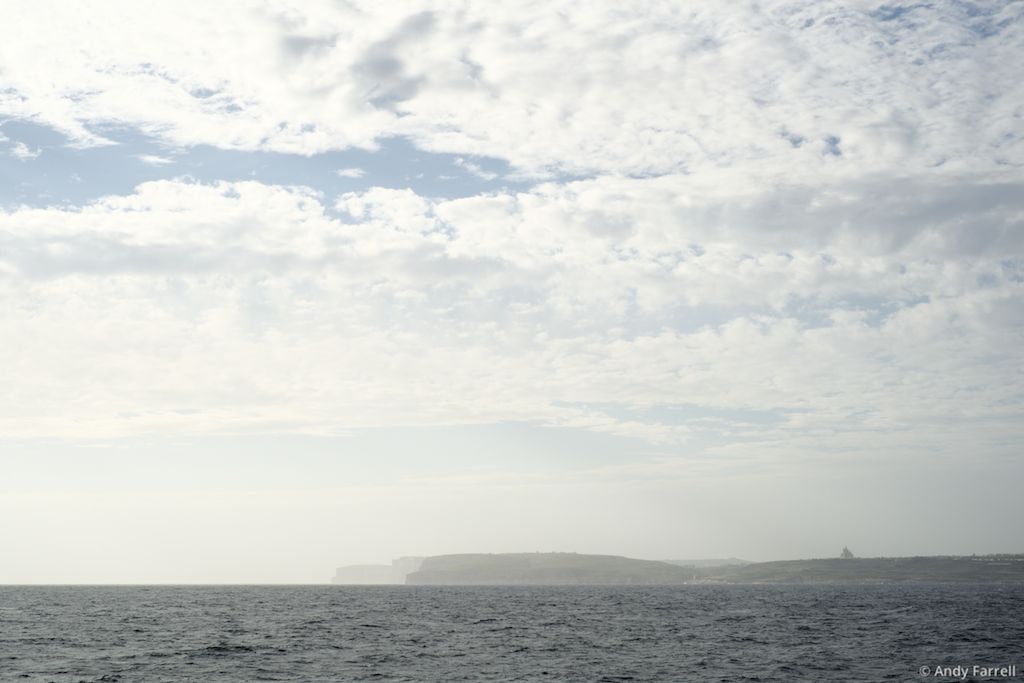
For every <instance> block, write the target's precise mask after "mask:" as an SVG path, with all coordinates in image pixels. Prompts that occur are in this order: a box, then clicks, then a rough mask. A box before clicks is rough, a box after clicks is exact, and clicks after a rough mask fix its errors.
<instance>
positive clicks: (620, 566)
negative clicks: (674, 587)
mask: <svg viewBox="0 0 1024 683" xmlns="http://www.w3.org/2000/svg"><path fill="white" fill-rule="evenodd" d="M692 577H693V573H692V572H691V571H689V570H687V569H684V568H682V567H675V566H673V565H670V564H668V563H665V562H655V561H651V560H632V559H629V558H626V557H617V556H614V555H578V554H576V553H510V554H499V555H484V554H469V555H438V556H436V557H428V558H426V559H425V560H424V561H423V564H422V566H421V567H420V569H419V571H416V572H412V573H411V574H409V575H408V576H407V577H406V583H407V584H414V585H626V584H636V585H655V584H679V583H685V582H686V581H688V580H689V579H691V578H692Z"/></svg>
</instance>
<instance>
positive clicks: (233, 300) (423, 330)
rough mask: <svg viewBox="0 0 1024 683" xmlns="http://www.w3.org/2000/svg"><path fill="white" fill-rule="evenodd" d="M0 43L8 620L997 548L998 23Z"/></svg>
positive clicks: (574, 11)
mask: <svg viewBox="0 0 1024 683" xmlns="http://www.w3.org/2000/svg"><path fill="white" fill-rule="evenodd" d="M3 12H4V19H3V21H2V22H0V354H2V355H0V357H2V362H0V583H208V582H209V583H306V582H312V583H317V582H326V581H328V580H329V579H330V577H331V575H332V574H333V572H334V568H335V567H336V566H339V565H344V564H352V563H362V562H387V561H389V560H390V559H392V558H395V557H399V556H402V555H431V554H441V553H451V552H528V551H576V552H584V553H606V554H620V555H627V556H631V557H640V558H647V559H683V558H703V557H741V558H744V559H748V560H774V559H789V558H801V557H832V556H837V555H838V554H839V552H840V550H841V549H842V547H843V546H844V545H848V546H849V547H850V549H851V550H853V552H854V553H855V554H857V555H861V556H883V555H890V556H891V555H928V554H971V553H979V554H980V553H992V552H1024V546H1022V545H1021V541H1020V539H1021V538H1022V534H1021V531H1022V529H1021V520H1022V519H1024V496H1021V491H1020V489H1021V482H1022V481H1024V458H1022V455H1024V453H1022V444H1024V352H1022V349H1024V182H1022V181H1024V81H1022V79H1021V78H1020V65H1021V63H1024V2H1021V1H1019V0H977V1H968V0H933V1H930V2H890V3H879V2H877V0H871V1H868V0H844V1H843V2H839V1H836V0H803V1H796V0H786V1H783V0H759V1H757V2H754V1H747V0H744V1H741V2H729V3H720V2H705V1H702V0H692V1H683V0H675V1H657V2H655V1H650V2H632V3H626V4H623V3H620V2H611V1H607V2H606V1H604V0H593V1H592V2H586V3H579V2H558V1H552V0H545V1H543V2H520V3H512V4H510V3H496V2H471V1H466V2H450V1H446V2H429V1H425V0H418V1H416V2H408V3H380V2H361V1H352V2H338V1H335V2H327V1H326V0H302V1H301V2H299V1H294V2H284V1H275V2H260V1H258V0H251V1H247V2H232V3H205V2H199V1H198V0H181V1H179V2H174V3H146V4H140V3H137V2H127V1H125V2H116V1H114V0H104V1H102V2H95V3H66V2H57V1H56V0H52V1H49V2H47V1H46V0H32V1H31V2H28V1H27V0H15V1H13V2H8V3H5V5H4V10H3Z"/></svg>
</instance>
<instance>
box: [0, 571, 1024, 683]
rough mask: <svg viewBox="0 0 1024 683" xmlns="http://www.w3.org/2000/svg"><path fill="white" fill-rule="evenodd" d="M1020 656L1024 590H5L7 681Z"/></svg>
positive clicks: (810, 673)
mask: <svg viewBox="0 0 1024 683" xmlns="http://www.w3.org/2000/svg"><path fill="white" fill-rule="evenodd" d="M1022 652H1024V586H1008V585H1003V586H992V585H989V586H964V585H912V586H911V585H902V586H901V585H888V586H711V585H693V586H674V587H667V586H666V587H557V588H545V587H509V588H504V587H473V588H468V587H467V588H451V587H427V586H423V587H415V586H408V587H406V586H394V587H369V586H368V587H343V586H231V587H212V586H211V587H197V586H170V587H167V586H160V587H156V586H153V587H15V586H8V587H0V680H3V681H54V682H58V683H70V682H75V683H77V682H79V681H89V682H90V683H91V682H93V681H122V682H128V681H139V682H146V683H156V682H159V681H369V680H375V681H381V680H383V681H630V680H632V681H790V680H806V681H883V680H893V681H922V680H932V681H935V680H947V681H948V680H960V679H959V678H958V677H953V676H942V675H940V676H935V675H934V674H933V672H934V671H936V667H941V666H958V665H965V666H967V667H972V666H974V665H979V666H1005V665H1014V664H1015V665H1016V666H1017V671H1018V672H1020V673H1018V675H1017V678H1018V679H1024V666H1022ZM922 667H929V669H928V672H929V673H928V675H924V676H922V674H921V671H922ZM966 680H1014V679H1011V678H1006V677H1004V676H998V675H996V676H986V675H981V676H977V677H971V676H968V677H967V679H966Z"/></svg>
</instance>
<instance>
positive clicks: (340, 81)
mask: <svg viewBox="0 0 1024 683" xmlns="http://www.w3.org/2000/svg"><path fill="white" fill-rule="evenodd" d="M1022 12H1024V7H1022V6H1021V4H1020V3H1002V2H989V3H980V4H976V5H972V6H971V7H968V6H967V5H964V4H963V3H958V2H953V1H951V0H950V1H944V2H935V3H929V4H927V5H923V4H922V5H918V6H914V7H912V8H910V9H909V10H908V11H907V12H906V13H904V14H903V15H902V16H899V15H894V14H893V13H892V12H888V11H887V9H886V7H885V6H879V5H878V4H877V3H875V2H867V1H866V0H859V1H858V2H853V3H849V2H846V3H840V2H838V1H837V0H836V1H832V0H829V1H826V2H817V3H803V2H791V1H785V2H783V1H781V0H773V1H771V2H764V3H757V4H749V3H747V4H742V3H731V4H729V5H728V6H720V5H714V6H712V5H695V6H692V7H691V6H688V5H687V6H683V5H677V4H673V3H668V4H664V3H639V4H631V5H629V6H628V7H623V5H622V3H611V2H588V3H586V4H579V3H569V2H559V3H552V2H542V3H541V2H538V3H527V4H526V5H523V4H517V5H516V6H515V7H514V8H512V7H511V6H510V7H507V8H504V9H502V8H500V7H497V6H495V5H494V4H490V3H469V4H467V5H465V6H460V7H459V8H458V9H456V8H453V6H452V5H451V4H450V3H441V2H419V3H413V4H406V5H401V6H398V5H394V4H381V3H354V4H352V3H332V2H326V0H325V1H323V2H303V3H294V4H281V3H275V4H274V5H273V6H270V5H259V4H255V5H245V6H241V5H240V6H235V7H234V8H233V9H225V8H222V7H213V6H211V5H209V4H208V3H199V2H184V3H175V4H174V6H173V7H171V6H166V7H163V8H161V7H148V6H147V7H146V8H145V11H143V10H142V9H140V8H139V6H137V5H136V4H133V3H127V2H115V1H113V0H110V1H108V2H105V3H90V5H89V6H88V7H87V8H86V7H84V6H83V7H77V6H73V7H67V6H66V3H54V2H51V3H46V2H41V3H40V2H36V3H31V4H29V3H20V4H18V5H16V6H14V7H11V8H8V16H7V21H5V22H4V24H3V27H2V28H0V45H2V46H3V47H2V49H0V59H2V60H3V62H4V63H5V64H6V65H7V67H6V68H5V69H4V71H3V72H2V75H0V82H2V84H3V86H4V87H3V88H2V89H0V93H3V94H0V111H2V112H4V113H5V114H6V115H9V116H19V117H24V118H31V119H33V120H36V121H39V122H44V123H48V124H50V125H54V126H57V127H59V128H61V129H62V130H65V131H67V132H69V133H70V134H72V135H74V136H76V137H77V138H78V139H79V140H80V141H82V142H83V143H89V142H90V141H92V142H95V141H97V140H99V139H100V134H99V133H96V132H93V131H91V130H90V129H89V127H88V126H89V125H91V124H94V123H99V122H104V121H114V122H118V123H120V124H128V125H135V126H139V127H141V128H142V129H143V130H145V131H147V132H149V133H151V134H153V135H157V136H160V137H162V138H164V139H166V140H169V141H171V142H175V143H179V144H198V143H203V144H211V145H216V146H221V147H226V148H237V149H257V148H259V149H273V150H277V151H286V152H300V153H304V154H308V153H313V152H316V151H322V150H326V149H337V148H341V147H346V146H352V145H355V146H362V147H371V146H373V144H374V141H375V140H376V139H377V138H379V137H380V136H386V135H404V136H410V137H412V138H413V139H414V140H415V141H417V143H418V144H420V145H422V146H423V147H425V148H427V149H430V150H441V151H451V152H456V153H462V154H482V155H490V156H496V157H500V158H504V159H508V160H510V161H511V162H512V164H513V165H514V167H515V169H516V170H518V171H519V172H520V173H528V174H544V173H550V172H551V171H553V170H561V171H568V172H572V173H582V174H590V173H595V172H596V173H629V174H641V175H644V174H660V173H670V172H679V171H687V172H689V173H695V172H703V171H709V170H713V169H723V168H737V167H742V168H745V169H747V170H748V171H751V172H756V173H758V174H760V175H761V176H767V177H770V178H773V179H779V178H789V179H797V180H800V181H801V182H805V181H813V180H814V179H817V178H822V177H827V178H850V177H857V176H859V175H862V174H866V173H888V172H890V170H891V169H893V168H896V167H898V168H900V169H903V170H907V171H911V172H914V173H918V172H924V171H925V170H926V169H929V168H932V167H934V166H936V165H942V166H944V167H949V168H953V169H955V170H958V171H964V170H974V171H986V170H992V169H996V168H999V169H1002V170H1003V171H1007V169H1008V166H1009V167H1013V166H1016V167H1019V166H1020V164H1021V163H1022V156H1021V155H1022V150H1024V148H1022V146H1021V143H1020V136H1019V135H1016V134H1015V123H1014V122H1015V121H1016V120H1017V119H1018V118H1019V113H1020V102H1021V101H1022V98H1024V92H1022V88H1024V86H1022V84H1021V82H1020V79H1019V78H1018V74H1017V69H1016V68H1015V67H1016V65H1017V64H1018V63H1019V61H1020V48H1019V46H1020V38H1021V30H1022V26H1024V22H1022V21H1021V14H1022ZM182 36H188V40H183V39H182ZM14 65H17V66H14Z"/></svg>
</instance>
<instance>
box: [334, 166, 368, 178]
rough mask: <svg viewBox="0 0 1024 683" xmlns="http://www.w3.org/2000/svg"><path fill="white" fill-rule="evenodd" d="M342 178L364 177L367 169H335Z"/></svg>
mask: <svg viewBox="0 0 1024 683" xmlns="http://www.w3.org/2000/svg"><path fill="white" fill-rule="evenodd" d="M335 173H337V174H338V175H339V176H340V177H342V178H362V177H363V176H364V175H366V171H364V170H363V169H361V168H339V169H338V170H337V171H335Z"/></svg>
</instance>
